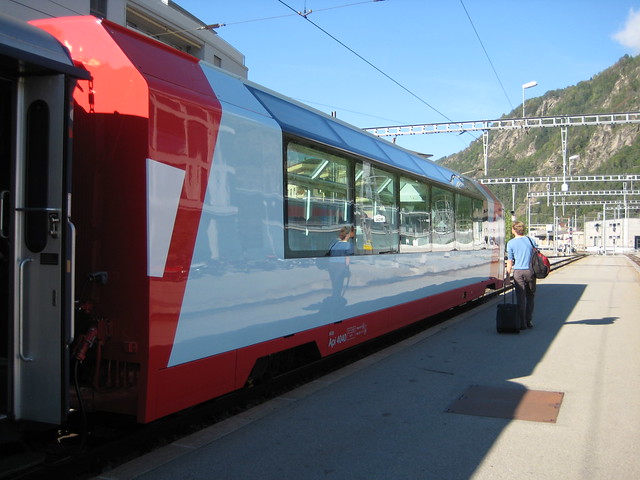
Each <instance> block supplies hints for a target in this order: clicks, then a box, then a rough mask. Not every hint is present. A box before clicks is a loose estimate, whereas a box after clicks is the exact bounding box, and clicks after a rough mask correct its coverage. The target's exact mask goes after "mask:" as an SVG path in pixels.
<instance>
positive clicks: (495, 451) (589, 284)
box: [97, 256, 640, 480]
mask: <svg viewBox="0 0 640 480" xmlns="http://www.w3.org/2000/svg"><path fill="white" fill-rule="evenodd" d="M500 301H502V299H501V298H500V299H495V300H492V301H490V302H488V303H487V304H485V305H482V306H481V307H479V308H478V309H475V310H473V311H471V312H467V313H465V314H463V315H461V316H458V317H456V318H454V319H452V320H450V321H448V322H446V323H444V324H442V325H440V326H438V327H436V328H434V329H431V330H429V331H427V332H423V333H422V334H419V335H417V336H415V337H412V338H410V339H408V340H406V341H404V342H402V343H400V344H397V345H395V346H393V347H391V348H389V349H386V350H384V351H382V352H379V353H377V354H375V355H373V356H371V357H368V358H366V359H364V360H362V361H360V362H358V363H356V364H354V365H351V366H349V367H347V368H345V369H343V370H340V371H338V372H335V373H333V374H331V375H329V376H328V377H324V378H323V379H320V380H317V381H315V382H313V383H311V384H308V385H306V386H304V387H301V388H299V389H297V390H295V391H292V392H290V393H288V394H286V395H284V396H283V397H280V398H277V399H274V400H272V401H270V402H268V403H266V404H264V405H261V406H259V407H256V408H254V409H253V410H250V411H247V412H245V413H243V414H241V415H239V416H237V417H234V418H231V419H229V420H226V421H224V422H221V423H219V424H217V425H214V426H212V427H209V428H207V429H205V430H203V431H201V432H198V433H196V434H193V435H191V436H189V437H186V438H184V439H181V440H179V441H177V442H175V443H173V444H171V445H168V446H166V447H163V448H161V449H160V450H158V451H155V452H153V453H150V454H148V455H145V456H144V457H142V458H139V459H137V460H135V461H132V462H130V463H128V464H125V465H122V466H120V467H117V468H115V469H113V470H111V471H108V472H105V473H103V474H102V475H100V476H99V477H97V478H99V479H101V480H107V479H109V480H128V479H145V480H146V479H149V480H151V479H153V480H162V479H167V480H169V479H171V480H175V479H190V480H198V479H212V478H215V479H224V480H235V479H237V480H252V479H256V480H258V479H259V480H267V479H273V480H282V479H296V480H315V479H323V480H326V479H345V480H347V479H348V480H356V479H362V480H400V479H406V480H418V479H438V480H442V479H477V480H480V479H491V480H495V479H509V480H512V479H562V480H570V479H575V480H585V479H606V480H611V479H635V478H640V455H638V453H637V452H638V445H640V348H639V346H640V314H639V312H640V270H639V269H638V267H637V266H636V265H635V264H633V263H632V262H631V261H630V260H628V259H627V258H626V257H624V256H589V257H586V258H584V259H582V260H580V261H578V262H576V263H573V264H572V265H570V266H568V267H565V268H563V269H560V270H558V271H556V272H553V273H552V274H551V275H550V276H549V277H548V278H546V279H544V280H540V281H539V283H538V293H537V304H536V310H535V313H534V328H533V329H531V330H526V331H523V332H522V333H520V334H502V335H500V334H497V333H496V329H495V310H496V304H497V303H498V302H500ZM514 399H515V400H514Z"/></svg>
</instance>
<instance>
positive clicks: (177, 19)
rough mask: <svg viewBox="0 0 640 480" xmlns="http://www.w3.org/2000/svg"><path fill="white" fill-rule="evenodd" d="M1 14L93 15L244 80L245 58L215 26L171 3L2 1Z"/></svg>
mask: <svg viewBox="0 0 640 480" xmlns="http://www.w3.org/2000/svg"><path fill="white" fill-rule="evenodd" d="M213 11H215V8H212V12H213ZM2 13H3V14H5V15H9V16H11V17H14V18H17V19H19V20H23V21H29V20H36V19H40V18H50V17H68V16H76V15H95V16H96V17H100V18H106V19H107V20H109V21H111V22H114V23H117V24H118V25H122V26H126V27H128V28H131V29H132V30H136V31H137V32H139V33H142V34H144V35H147V36H149V37H152V38H155V39H156V40H159V41H161V42H164V43H166V44H168V45H171V46H172V47H174V48H176V49H178V50H181V51H183V52H186V53H188V54H190V55H193V56H194V57H196V58H199V59H201V60H204V61H206V62H207V63H210V64H212V65H215V66H217V67H220V68H222V69H224V70H227V71H229V72H231V73H233V74H235V75H238V76H240V77H242V78H247V72H248V69H247V67H246V66H245V58H244V55H243V54H242V53H240V52H239V51H238V50H237V49H235V48H234V47H232V46H231V45H230V44H229V43H227V42H226V41H224V40H223V39H222V38H220V36H219V35H218V34H217V33H216V32H215V30H214V28H215V27H214V26H212V25H207V24H206V23H204V22H203V21H201V20H200V19H198V18H196V17H195V16H193V15H192V14H191V13H189V12H188V11H187V10H185V9H183V8H182V7H180V6H179V5H178V4H177V3H176V2H173V1H171V0H20V2H14V1H3V2H2Z"/></svg>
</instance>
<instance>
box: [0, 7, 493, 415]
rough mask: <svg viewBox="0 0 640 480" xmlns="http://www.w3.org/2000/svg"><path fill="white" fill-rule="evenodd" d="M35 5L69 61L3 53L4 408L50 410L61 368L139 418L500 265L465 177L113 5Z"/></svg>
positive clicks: (62, 388)
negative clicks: (83, 10)
mask: <svg viewBox="0 0 640 480" xmlns="http://www.w3.org/2000/svg"><path fill="white" fill-rule="evenodd" d="M32 24H33V25H34V26H36V27H37V29H39V31H40V32H42V34H43V35H44V32H48V33H49V34H50V35H51V36H52V37H53V38H55V39H57V42H55V43H54V42H53V38H49V39H48V40H47V39H43V40H42V41H45V42H51V45H53V46H55V45H56V44H57V45H58V47H57V48H58V49H59V50H60V48H59V45H64V47H66V49H68V51H69V53H70V56H71V59H72V61H68V62H65V60H64V59H63V58H62V57H60V58H59V59H58V63H57V64H55V63H54V62H50V63H48V64H47V63H46V62H44V61H42V60H38V59H34V58H33V56H29V55H27V54H26V53H24V52H23V53H22V54H16V55H15V56H17V57H20V56H21V58H20V59H19V61H17V62H15V63H10V62H0V63H1V64H2V68H3V71H2V83H1V84H0V86H1V88H2V92H1V93H2V102H3V111H2V138H3V139H4V140H7V141H8V142H9V144H10V145H12V147H11V148H10V149H5V151H3V152H2V180H1V181H2V184H1V185H0V187H1V189H2V212H3V217H2V225H1V227H2V242H3V253H4V255H3V257H4V259H3V262H4V263H5V266H4V267H3V270H2V275H3V279H2V280H3V284H4V282H6V285H7V286H8V288H7V289H6V292H7V293H6V294H5V292H4V290H3V292H2V295H3V302H2V308H3V318H4V317H6V320H3V323H2V325H1V328H2V329H3V332H6V333H7V338H8V340H7V343H6V345H3V347H2V352H1V354H2V355H3V357H4V358H3V360H5V361H4V362H3V364H2V365H3V367H2V368H3V376H2V381H3V394H4V396H5V399H4V400H3V403H2V405H1V406H2V409H3V411H2V412H0V414H2V415H4V416H5V417H7V418H11V419H14V420H21V419H26V420H36V421H40V422H48V423H60V422H62V421H63V420H64V417H65V415H66V414H67V412H68V411H69V408H70V405H71V404H72V403H73V399H72V398H70V397H71V395H70V393H69V392H70V391H71V390H72V388H71V387H72V384H73V381H74V379H77V380H78V382H79V383H80V384H81V386H83V387H84V388H83V389H82V391H83V392H84V393H83V396H84V397H85V400H86V401H87V402H88V401H89V398H90V399H91V403H92V406H93V408H95V409H98V410H106V411H114V412H121V413H125V414H131V415H135V416H136V418H137V420H138V421H140V422H149V421H152V420H154V419H157V418H160V417H162V416H165V415H168V414H171V413H173V412H176V411H179V410H181V409H184V408H187V407H189V406H192V405H195V404H197V403H200V402H203V401H205V400H208V399H211V398H214V397H217V396H220V395H223V394H225V393H228V392H230V391H233V390H236V389H240V388H242V387H244V386H245V385H247V383H250V382H252V381H254V380H256V379H258V378H260V376H261V375H262V374H264V373H265V372H269V371H272V370H274V369H278V368H280V367H279V365H280V364H282V363H286V362H294V363H295V362H297V361H302V360H307V359H313V358H320V357H324V356H327V355H330V354H332V353H334V352H336V351H338V350H342V349H345V348H348V347H351V346H353V345H356V344H358V343H361V342H364V341H367V340H370V339H372V338H374V337H377V336H379V335H382V334H385V333H387V332H390V331H393V330H395V329H398V328H401V327H403V326H406V325H408V324H411V323H413V322H416V321H419V320H421V319H424V318H426V317H428V316H430V315H432V314H435V313H438V312H441V311H444V310H446V309H449V308H451V307H453V306H456V305H459V304H461V303H465V302H467V301H469V300H471V299H474V298H477V297H479V296H481V295H483V294H484V292H485V289H486V288H487V287H496V286H500V283H501V281H502V280H501V279H502V278H503V252H504V238H503V236H504V224H503V210H502V205H501V204H500V203H499V202H498V201H497V200H496V199H495V198H494V197H493V196H492V195H491V194H490V193H489V192H488V190H486V189H485V188H484V187H482V186H481V185H479V184H477V183H475V182H473V181H472V180H470V179H468V178H464V177H462V176H460V175H458V174H456V173H455V172H452V171H451V170H449V169H446V168H444V167H442V166H439V165H437V164H436V163H433V162H430V161H427V160H424V159H422V158H420V157H418V156H417V155H414V154H412V153H411V152H408V151H406V150H404V149H402V148H399V147H397V146H395V145H392V144H391V143H389V142H386V141H384V140H381V139H378V138H376V137H374V136H372V135H369V134H367V133H364V132H363V131H361V130H359V129H357V128H354V127H352V126H350V125H348V124H346V123H344V122H341V121H339V120H337V119H335V118H332V117H330V116H327V115H324V114H323V113H320V112H318V111H315V110H313V109H310V108H308V107H306V106H304V105H302V104H300V103H298V102H295V101H293V100H291V99H288V98H285V97H283V96H281V95H278V94H277V93H274V92H272V91H269V90H267V89H265V88H263V87H260V86H258V85H255V84H253V83H251V82H248V81H245V80H243V79H240V78H237V77H235V76H232V75H230V74H228V73H226V72H224V71H222V70H220V69H218V68H216V67H213V66H211V65H208V64H206V63H203V62H201V61H199V60H197V59H196V58H194V57H191V56H189V55H186V54H183V53H181V52H179V51H176V50H174V49H171V48H170V47H167V46H165V45H163V44H160V43H158V42H156V41H153V40H151V39H149V38H146V37H144V36H141V35H138V34H136V33H134V32H132V31H130V30H127V29H125V28H123V27H120V26H118V25H115V24H113V23H110V22H108V21H105V20H99V19H96V18H93V17H73V18H71V17H70V18H57V19H49V20H39V21H34V22H32ZM25 28H27V30H28V34H29V35H35V36H36V37H38V36H39V35H40V34H37V33H34V30H35V29H33V27H30V26H29V27H25ZM23 35H25V34H23ZM5 43H8V42H7V41H6V40H5ZM26 50H30V51H31V53H33V49H32V48H31V49H25V51H26ZM49 50H51V48H43V51H42V52H40V53H41V58H44V57H46V51H49ZM7 52H8V50H7V49H5V50H3V51H1V52H0V53H2V54H3V57H2V58H5V57H6V58H8V57H10V56H11V54H10V53H7ZM27 53H28V52H27ZM58 55H60V52H58ZM30 65H31V67H29V66H30ZM33 65H35V67H34V66H33ZM29 68H32V69H33V70H37V72H35V73H34V74H33V75H31V74H30V73H29V72H30V70H29ZM36 74H37V75H36ZM65 92H67V93H68V94H69V96H67V97H66V98H65ZM71 95H72V98H71ZM71 103H72V104H73V122H71V117H70V115H68V114H67V113H65V112H67V111H68V110H67V109H66V107H67V106H70V105H71ZM34 104H35V105H36V106H35V107H34ZM5 107H6V108H5ZM34 108H35V109H34ZM34 122H35V126H33V125H32V124H33V123H34ZM71 127H72V130H73V135H72V136H71V135H70V132H71ZM43 132H46V135H45V134H44V133H43ZM34 152H36V153H35V154H34ZM45 154H46V155H45ZM43 155H44V156H47V157H48V159H47V160H46V161H45V160H43V159H42V158H41V157H42V156H43ZM343 227H347V228H349V227H354V229H355V237H354V238H353V239H351V240H350V242H351V243H352V246H353V252H352V253H353V254H352V255H349V256H341V257H334V256H331V255H329V256H328V255H327V253H328V252H329V249H330V248H331V245H332V243H333V242H334V241H335V240H334V239H335V238H336V237H337V235H338V233H339V231H340V229H341V228H343ZM74 276H75V286H74V281H73V280H74ZM74 305H75V308H74ZM74 312H75V317H74ZM3 338H4V335H3ZM73 338H75V345H72V340H73ZM90 345H91V349H90V350H89V351H87V349H88V347H89V346H90ZM76 367H77V368H76ZM74 372H75V373H74ZM88 391H91V392H92V393H91V394H90V395H89V394H88V393H87V392H88Z"/></svg>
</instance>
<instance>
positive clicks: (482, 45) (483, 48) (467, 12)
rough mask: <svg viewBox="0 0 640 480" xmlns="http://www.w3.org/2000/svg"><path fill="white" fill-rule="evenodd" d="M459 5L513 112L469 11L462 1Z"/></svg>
mask: <svg viewBox="0 0 640 480" xmlns="http://www.w3.org/2000/svg"><path fill="white" fill-rule="evenodd" d="M460 5H462V8H463V10H464V13H465V14H466V15H467V18H468V19H469V23H471V27H472V28H473V31H474V32H475V34H476V37H477V38H478V41H479V42H480V46H481V47H482V50H483V51H484V54H485V56H486V57H487V60H488V61H489V65H491V69H492V70H493V73H494V74H495V76H496V78H497V79H498V83H499V84H500V88H502V92H503V93H504V96H505V97H506V98H507V102H509V105H511V110H513V109H514V107H513V104H512V103H511V100H510V99H509V95H507V92H506V90H505V89H504V85H502V80H500V76H499V75H498V72H497V71H496V68H495V67H494V66H493V62H492V61H491V57H489V53H488V52H487V49H486V48H485V47H484V43H483V42H482V39H481V38H480V34H479V33H478V30H477V29H476V26H475V25H474V23H473V20H472V19H471V15H469V11H468V10H467V7H466V6H465V5H464V2H463V1H462V0H460Z"/></svg>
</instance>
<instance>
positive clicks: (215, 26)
mask: <svg viewBox="0 0 640 480" xmlns="http://www.w3.org/2000/svg"><path fill="white" fill-rule="evenodd" d="M383 1H384V0H365V1H362V2H354V3H347V4H345V5H336V6H333V7H326V8H318V9H315V10H307V9H306V6H305V9H304V11H302V12H298V11H296V10H294V12H295V13H287V14H286V15H273V16H270V17H260V18H252V19H249V20H240V21H238V22H228V23H222V22H220V23H211V24H208V25H202V26H200V27H197V28H188V29H185V30H171V31H167V32H163V33H156V34H154V35H152V37H161V36H163V35H171V34H174V33H186V32H196V31H199V30H215V29H218V28H222V27H228V26H230V25H241V24H243V23H252V22H263V21H265V20H275V19H278V18H285V17H293V16H302V17H306V16H308V15H311V14H312V13H316V12H324V11H326V10H335V9H337V8H346V7H353V6H355V5H361V4H363V3H373V2H383Z"/></svg>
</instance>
